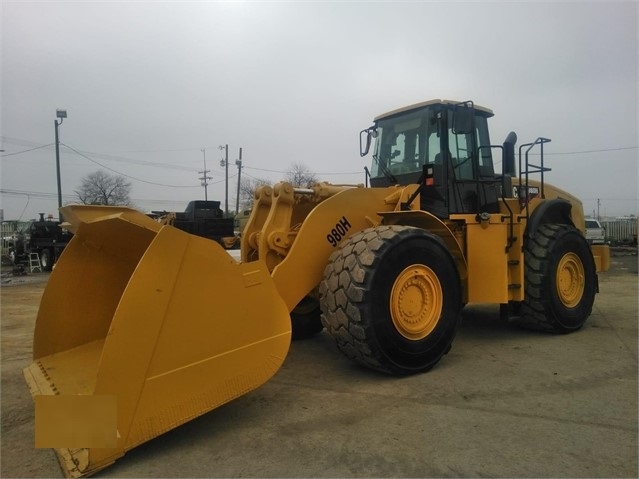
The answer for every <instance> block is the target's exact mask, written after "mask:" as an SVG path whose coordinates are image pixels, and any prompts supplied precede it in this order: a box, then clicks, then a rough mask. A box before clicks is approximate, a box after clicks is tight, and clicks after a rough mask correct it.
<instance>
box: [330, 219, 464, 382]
mask: <svg viewBox="0 0 639 479" xmlns="http://www.w3.org/2000/svg"><path fill="white" fill-rule="evenodd" d="M461 298H462V295H461V284H460V280H459V275H458V272H457V268H456V266H455V262H454V260H453V257H452V256H451V254H450V253H449V251H448V250H447V249H446V247H445V246H444V244H443V242H442V241H441V240H440V239H439V238H438V237H436V236H434V235H432V234H429V233H427V232H426V231H424V230H422V229H419V228H413V227H408V226H380V227H376V228H368V229H365V230H363V231H361V232H360V233H358V234H355V235H353V236H352V237H351V238H349V239H348V240H346V241H345V242H344V243H343V244H342V246H341V247H340V249H339V250H338V251H336V252H335V253H333V255H331V257H330V259H329V264H328V266H327V267H326V270H325V271H324V279H323V280H322V282H321V283H320V306H321V309H322V322H323V323H324V326H325V327H326V329H327V331H328V332H329V333H330V334H331V336H332V337H333V338H334V339H335V342H336V344H337V347H338V349H339V350H340V351H342V353H344V354H345V355H346V356H347V357H349V358H350V359H352V360H354V361H356V362H357V363H359V364H362V365H365V366H367V367H370V368H372V369H376V370H378V371H382V372H386V373H391V374H397V375H407V374H413V373H418V372H423V371H426V370H428V369H430V368H432V367H433V366H434V365H435V364H436V363H437V362H438V361H439V360H440V359H441V358H442V356H443V355H444V354H446V353H447V352H448V351H449V349H450V346H451V343H452V340H453V337H454V336H455V333H456V331H457V327H458V325H459V321H460V310H461V305H462V299H461Z"/></svg>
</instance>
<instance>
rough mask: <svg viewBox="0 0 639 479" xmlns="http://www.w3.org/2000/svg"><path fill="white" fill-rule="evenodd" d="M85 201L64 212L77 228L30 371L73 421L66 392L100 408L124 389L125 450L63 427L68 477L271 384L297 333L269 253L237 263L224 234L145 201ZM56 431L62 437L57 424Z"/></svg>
mask: <svg viewBox="0 0 639 479" xmlns="http://www.w3.org/2000/svg"><path fill="white" fill-rule="evenodd" d="M83 208H84V207H75V206H74V207H66V208H64V209H63V214H64V217H65V218H66V219H70V221H71V223H72V224H71V227H70V229H72V231H74V233H75V235H74V237H73V239H72V241H71V242H70V243H69V245H68V246H67V248H66V249H65V251H64V252H63V254H62V256H61V258H60V260H59V261H58V264H57V265H56V268H55V270H54V271H53V273H52V274H51V276H50V278H49V283H48V284H47V287H46V289H45V292H44V295H43V297H42V301H41V304H40V310H39V313H38V318H37V321H36V328H35V333H34V362H33V364H32V365H31V366H29V367H28V368H26V369H25V371H24V375H25V379H26V380H27V383H28V384H29V387H30V390H31V393H32V395H33V396H37V395H57V396H60V400H59V401H57V402H58V406H55V404H54V405H53V406H52V407H54V409H55V407H58V412H59V413H60V414H65V413H66V414H67V417H68V422H69V424H70V425H73V424H75V423H77V422H78V421H77V420H76V419H77V418H74V417H73V408H70V407H68V404H69V401H68V400H66V399H64V397H65V396H66V397H68V396H77V395H91V396H95V399H96V400H95V401H94V403H95V404H93V406H96V404H98V398H104V397H115V401H116V404H117V406H116V411H117V421H116V423H117V428H116V430H115V431H112V432H111V433H112V434H113V435H115V438H116V439H115V442H116V447H100V444H98V445H97V446H96V445H90V444H87V447H82V445H80V446H81V447H78V446H79V445H78V444H68V443H64V441H65V439H64V438H63V437H62V435H60V443H59V444H54V445H53V446H54V447H55V449H56V453H57V455H58V458H59V460H60V464H61V466H62V468H63V470H64V473H65V475H66V476H67V477H80V476H85V475H88V474H92V473H94V472H96V471H97V470H99V469H102V468H104V467H106V466H107V465H109V464H111V463H112V462H113V461H115V460H116V459H117V458H118V457H121V456H122V455H123V454H124V453H125V452H126V451H127V450H130V449H132V448H134V447H135V446H137V445H139V444H141V443H143V442H145V441H148V440H150V439H152V438H154V437H156V436H158V435H160V434H162V433H164V432H166V431H168V430H170V429H172V428H174V427H176V426H178V425H180V424H183V423H185V422H187V421H189V420H191V419H193V418H195V417H197V416H199V415H201V414H204V413H205V412H207V411H210V410H212V409H214V408H216V407H218V406H220V405H222V404H224V403H226V402H228V401H230V400H232V399H234V398H236V397H239V396H241V395H243V394H245V393H247V392H249V391H251V390H253V389H255V388H257V387H259V386H260V385H262V384H263V383H264V382H266V381H267V380H268V379H270V378H271V377H272V376H273V375H274V374H275V372H276V371H277V370H278V369H279V367H280V366H281V364H282V362H283V361H284V358H285V356H286V354H287V352H288V347H289V344H290V336H291V325H290V318H289V314H288V310H287V308H286V306H285V304H284V302H283V300H282V299H281V298H280V296H279V295H278V293H277V290H276V288H275V285H274V282H273V280H272V279H271V276H270V274H269V272H268V270H267V268H266V265H265V264H264V263H263V262H260V261H256V262H251V263H237V262H236V261H235V260H234V259H233V258H231V257H230V256H229V255H228V253H226V252H225V251H224V249H223V248H222V247H221V246H220V245H218V244H217V243H215V242H213V241H210V240H207V239H204V238H200V237H196V236H192V235H190V234H187V233H184V232H182V231H180V230H177V229H175V228H173V227H171V226H161V225H159V224H157V223H155V222H153V221H152V220H150V219H149V218H147V217H146V216H144V215H143V214H142V213H138V212H135V211H133V210H128V209H121V208H120V209H116V210H109V209H105V210H103V211H99V212H98V213H92V212H91V211H89V208H90V207H88V208H87V209H84V210H83ZM54 403H55V401H54ZM49 406H50V407H51V404H49ZM49 410H50V409H49ZM88 410H91V411H93V414H98V415H99V411H100V406H99V405H98V406H97V407H93V409H91V408H89V409H88ZM69 411H71V414H69ZM95 411H98V412H95ZM36 413H37V409H36ZM84 422H85V423H86V421H84ZM98 423H100V424H102V423H101V422H100V421H98V418H97V417H96V421H95V424H92V423H90V424H89V426H90V427H89V429H95V427H93V426H94V425H97V424H98ZM38 424H44V426H41V427H45V428H46V427H50V426H47V424H51V423H50V421H38V418H36V426H37V427H38ZM78 427H79V426H78ZM96 427H97V426H96ZM41 432H42V431H41ZM44 432H46V433H47V437H49V438H51V437H53V438H54V439H53V440H54V441H55V437H56V431H44ZM89 432H95V431H89ZM37 436H38V431H36V437H37ZM107 436H108V431H107ZM49 440H51V439H49ZM111 445H112V444H111Z"/></svg>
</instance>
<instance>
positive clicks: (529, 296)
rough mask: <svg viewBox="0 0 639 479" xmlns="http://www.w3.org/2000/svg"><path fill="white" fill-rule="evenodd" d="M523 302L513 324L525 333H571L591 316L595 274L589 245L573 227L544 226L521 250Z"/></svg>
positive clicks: (595, 288)
mask: <svg viewBox="0 0 639 479" xmlns="http://www.w3.org/2000/svg"><path fill="white" fill-rule="evenodd" d="M524 262H525V278H524V288H525V299H524V302H523V303H522V305H521V317H520V318H519V319H518V320H517V321H516V322H517V323H519V324H520V325H521V326H524V327H526V328H528V329H536V330H541V331H547V332H552V333H570V332H572V331H576V330H578V329H580V328H581V327H582V326H583V325H584V323H585V322H586V320H587V319H588V317H589V316H590V313H591V312H592V306H593V303H594V301H595V294H596V292H597V272H596V268H595V262H594V259H593V257H592V253H591V252H590V247H589V246H588V242H587V241H586V239H585V238H584V237H583V235H582V234H581V233H580V232H579V231H578V230H577V229H576V228H574V227H572V226H569V225H561V224H544V225H541V226H540V227H539V229H538V230H537V232H536V233H535V235H534V236H533V237H532V238H531V239H530V240H529V241H528V244H527V245H526V247H525V249H524Z"/></svg>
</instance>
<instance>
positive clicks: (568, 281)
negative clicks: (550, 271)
mask: <svg viewBox="0 0 639 479" xmlns="http://www.w3.org/2000/svg"><path fill="white" fill-rule="evenodd" d="M585 278H586V276H585V274H584V265H583V264H582V263H581V259H579V256H577V255H576V254H575V253H566V254H565V255H564V256H563V258H561V260H560V261H559V265H558V266H557V294H558V295H559V299H560V300H561V302H562V303H563V304H564V306H566V307H567V308H574V307H575V306H577V305H578V304H579V301H581V298H582V297H583V295H584V287H585Z"/></svg>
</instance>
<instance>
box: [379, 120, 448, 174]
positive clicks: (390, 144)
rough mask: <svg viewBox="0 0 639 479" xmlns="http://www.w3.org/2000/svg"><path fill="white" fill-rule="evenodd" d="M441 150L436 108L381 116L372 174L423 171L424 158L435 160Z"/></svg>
mask: <svg viewBox="0 0 639 479" xmlns="http://www.w3.org/2000/svg"><path fill="white" fill-rule="evenodd" d="M437 153H439V137H438V135H437V122H436V120H435V112H434V111H433V110H432V109H430V108H424V109H422V110H419V111H416V112H413V113H409V114H407V115H402V116H399V117H395V118H388V119H383V120H380V121H379V123H378V124H377V138H376V142H375V149H374V152H373V164H372V165H371V176H372V177H379V176H384V170H386V171H388V172H389V173H391V174H392V175H397V174H404V173H413V172H420V173H421V171H422V165H423V164H424V163H425V162H430V163H433V162H434V161H435V155H436V154H437Z"/></svg>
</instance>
